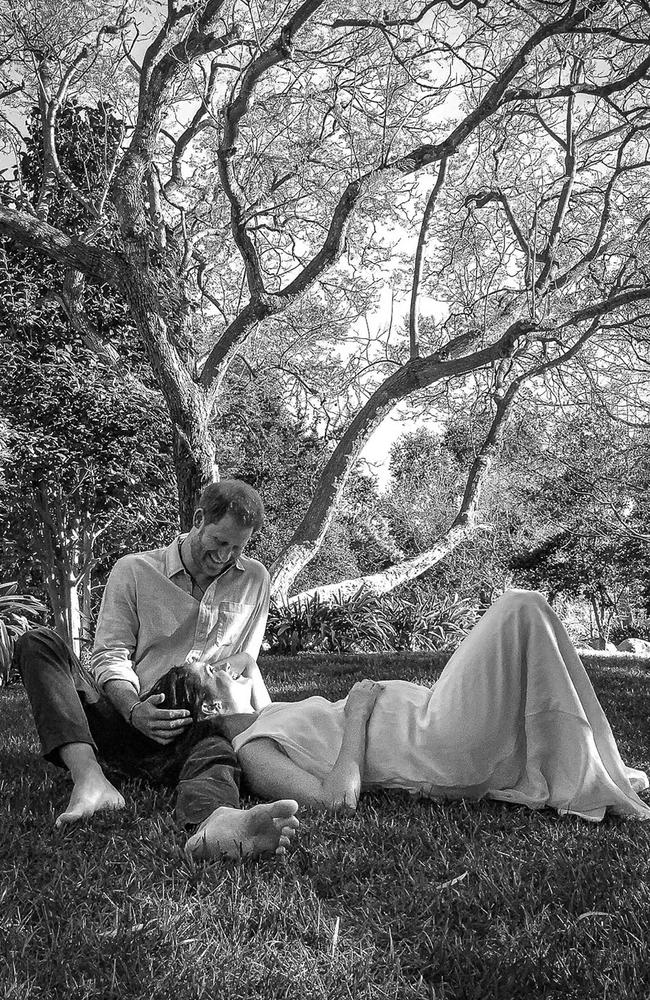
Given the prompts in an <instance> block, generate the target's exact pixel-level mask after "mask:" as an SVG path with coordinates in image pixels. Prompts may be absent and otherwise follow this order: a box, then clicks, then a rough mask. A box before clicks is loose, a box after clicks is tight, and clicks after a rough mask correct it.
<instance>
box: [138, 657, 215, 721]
mask: <svg viewBox="0 0 650 1000" xmlns="http://www.w3.org/2000/svg"><path fill="white" fill-rule="evenodd" d="M152 694H164V696H165V700H164V702H163V706H164V708H186V709H187V710H188V711H189V712H190V713H191V715H192V718H193V719H194V721H195V722H197V721H198V719H199V717H200V715H201V708H202V706H203V702H204V700H205V690H204V688H203V685H202V684H201V681H200V679H199V678H198V677H197V676H196V674H195V673H194V671H192V670H189V669H188V664H187V663H181V665H180V666H178V667H171V669H170V670H168V671H167V673H166V674H163V676H162V677H160V678H159V679H158V680H157V681H156V683H155V684H154V686H153V687H152V688H151V690H150V691H147V693H146V694H145V695H142V697H141V699H140V700H141V701H144V700H145V698H150V697H151V695H152Z"/></svg>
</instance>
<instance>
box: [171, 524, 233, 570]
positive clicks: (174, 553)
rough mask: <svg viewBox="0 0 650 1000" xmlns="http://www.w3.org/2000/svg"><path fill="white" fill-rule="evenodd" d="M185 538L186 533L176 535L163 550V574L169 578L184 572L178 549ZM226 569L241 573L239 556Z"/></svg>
mask: <svg viewBox="0 0 650 1000" xmlns="http://www.w3.org/2000/svg"><path fill="white" fill-rule="evenodd" d="M186 538H187V532H185V533H184V534H182V535H177V536H176V538H175V539H174V541H173V542H172V543H171V545H168V546H167V548H166V549H165V573H166V574H167V576H168V577H170V578H171V577H172V576H176V574H177V573H184V572H185V567H184V566H183V562H182V560H181V553H180V547H181V543H182V542H184V541H185V539H186ZM228 569H238V570H240V571H241V572H242V573H243V572H244V570H245V569H246V567H245V566H244V564H243V563H242V561H241V556H238V557H237V559H235V561H234V563H233V564H232V566H229V567H228ZM224 572H228V570H225V571H224Z"/></svg>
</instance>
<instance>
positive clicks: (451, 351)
mask: <svg viewBox="0 0 650 1000" xmlns="http://www.w3.org/2000/svg"><path fill="white" fill-rule="evenodd" d="M531 329H532V324H531V323H529V322H528V321H523V320H522V321H518V322H516V323H513V324H512V325H511V326H510V327H509V328H508V330H507V331H506V332H505V333H503V334H502V335H501V337H499V339H498V340H497V341H495V342H494V343H493V344H491V345H490V346H489V347H487V348H483V349H481V350H479V351H474V352H472V353H471V354H464V353H462V352H463V351H464V350H465V348H466V346H467V338H466V337H465V336H461V337H458V338H456V340H455V341H452V342H451V343H450V344H447V345H445V347H443V348H441V350H440V351H438V352H437V353H435V354H431V355H429V356H428V357H425V358H412V359H411V360H410V361H408V362H407V363H406V364H404V365H402V367H401V368H399V369H398V370H397V371H395V372H393V374H392V375H389V377H388V378H387V379H385V381H384V382H383V383H382V385H380V386H379V388H378V389H377V390H376V391H375V392H374V393H373V394H372V396H370V398H369V399H368V400H367V402H366V403H365V405H364V406H363V407H362V408H361V410H360V411H359V412H358V413H357V414H356V416H355V417H354V419H353V420H352V421H351V423H350V425H349V427H348V428H347V430H346V432H345V434H344V435H343V437H342V438H341V440H340V441H339V443H338V445H337V446H336V448H335V450H334V452H333V454H332V456H331V458H330V460H329V461H328V463H327V465H326V466H325V468H324V470H323V472H322V474H321V476H320V478H319V480H318V490H317V492H316V494H315V496H314V498H313V500H312V502H311V504H310V505H309V509H308V510H307V513H306V514H305V516H304V518H303V519H302V521H301V522H300V524H299V525H298V527H297V528H296V530H295V532H294V535H293V538H292V539H291V541H290V542H289V543H288V545H287V546H286V547H285V548H284V549H283V551H282V552H280V554H279V556H278V557H277V559H276V560H275V561H274V562H273V565H272V566H271V587H272V591H273V592H274V593H275V594H276V595H278V597H279V598H280V599H281V600H282V599H286V595H288V593H289V590H290V588H291V585H292V584H293V581H294V580H295V578H296V576H297V575H298V573H299V572H300V570H301V569H304V567H305V566H306V565H307V564H308V563H309V562H310V560H311V559H313V557H314V556H315V555H316V553H317V552H318V550H319V548H320V546H321V544H322V542H323V539H324V537H325V534H326V532H327V529H328V528H329V526H330V524H331V521H332V518H333V516H334V512H335V511H336V509H337V507H338V504H339V501H340V499H341V497H342V495H343V491H344V489H345V486H346V483H347V481H348V478H349V476H350V473H351V472H352V469H353V468H354V466H355V464H356V461H357V459H358V457H359V455H360V453H361V450H362V449H363V447H364V445H365V444H366V442H367V441H368V438H369V437H370V435H371V434H372V432H373V431H374V430H375V429H376V428H377V427H378V426H379V424H380V423H381V422H382V420H383V419H384V417H386V416H387V415H388V413H389V412H390V411H391V410H392V409H393V407H394V406H395V404H396V403H397V402H398V401H399V400H401V399H405V398H406V397H407V396H409V395H411V394H412V393H413V392H415V391H416V390H418V389H423V388H426V387H428V386H430V385H433V384H434V383H436V382H438V381H440V380H441V379H443V378H444V379H451V378H454V377H457V376H460V375H464V374H466V373H467V372H470V371H478V370H479V369H481V368H485V367H487V366H488V365H491V364H494V363H495V362H498V361H499V360H500V359H501V358H504V357H508V356H509V355H510V354H511V353H512V352H513V351H514V350H515V349H516V347H517V346H518V345H519V343H520V342H521V340H522V339H524V340H525V339H526V337H527V336H528V334H529V333H530V330H531ZM457 354H460V355H461V356H457ZM518 385H519V383H518V382H517V383H516V384H515V383H513V385H512V386H511V388H510V389H509V390H508V393H510V395H509V396H508V398H507V400H506V401H505V402H504V401H503V400H502V401H500V402H499V403H498V406H497V417H495V421H496V423H495V424H494V425H493V429H492V430H491V432H490V433H491V434H493V435H494V436H495V437H496V436H498V433H499V431H498V428H499V425H500V422H501V420H502V418H503V416H504V415H505V412H506V410H507V408H508V405H509V403H510V400H511V399H512V397H513V396H514V394H515V393H516V391H517V388H518ZM511 390H512V391H511ZM501 411H502V412H501ZM485 449H487V450H485ZM489 451H490V439H489V438H488V439H487V440H486V443H485V445H484V447H483V448H482V449H481V451H480V452H479V456H482V457H481V461H485V462H487V464H488V465H489V463H490V461H491V459H490V457H489ZM479 465H480V462H479ZM479 473H480V468H478V467H477V469H476V470H474V471H473V473H472V474H470V476H472V475H473V476H474V480H475V485H474V486H472V487H471V490H474V489H476V490H478V488H479V486H480V475H479ZM471 490H470V492H471ZM467 502H468V503H469V502H470V499H469V498H468V499H467ZM463 503H464V504H465V500H464V501H463ZM465 509H469V508H468V507H466V506H461V510H460V512H459V515H460V514H462V512H463V510H465Z"/></svg>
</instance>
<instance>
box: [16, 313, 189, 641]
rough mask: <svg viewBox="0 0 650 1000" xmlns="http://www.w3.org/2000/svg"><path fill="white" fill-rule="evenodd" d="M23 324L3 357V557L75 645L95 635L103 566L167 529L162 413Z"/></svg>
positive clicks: (89, 358)
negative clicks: (39, 594)
mask: <svg viewBox="0 0 650 1000" xmlns="http://www.w3.org/2000/svg"><path fill="white" fill-rule="evenodd" d="M46 320H47V313H46V314H45V315H44V316H41V317H40V323H43V324H44V323H45V322H46ZM1 321H3V322H2V326H3V327H5V331H4V332H5V333H6V317H1ZM53 325H55V324H53ZM50 330H51V328H50ZM16 333H17V335H18V336H17V337H15V338H11V339H10V337H9V336H5V337H4V347H3V350H2V353H1V364H0V393H1V394H2V399H3V409H4V412H5V414H6V415H7V416H8V418H9V421H10V431H9V440H10V445H11V459H10V461H9V462H8V463H7V464H6V466H5V481H4V483H3V485H2V487H0V495H1V496H2V501H3V505H2V506H3V510H2V515H0V523H1V524H2V528H3V536H4V537H5V539H11V542H10V543H9V542H5V543H4V544H3V549H4V550H5V551H4V552H3V555H4V556H5V559H6V558H7V557H8V558H9V559H11V560H12V561H14V564H16V563H17V564H18V566H19V567H20V568H21V570H22V575H25V576H29V578H30V582H31V583H32V585H34V584H35V585H36V588H37V589H38V590H39V591H40V590H43V591H44V592H45V593H46V594H47V597H48V599H49V604H50V606H51V608H52V611H53V614H54V621H55V625H56V627H57V629H58V631H59V632H60V633H61V635H62V636H63V637H64V638H65V639H66V640H67V641H68V642H69V643H70V644H71V645H72V646H73V648H76V649H77V651H78V650H79V648H80V643H82V642H83V640H84V639H87V638H88V636H89V634H90V622H91V618H92V611H93V603H94V602H93V596H92V583H93V574H94V573H95V572H96V570H97V568H98V567H100V568H101V564H102V562H106V561H110V562H113V561H114V559H115V558H117V557H118V556H120V555H122V554H123V553H124V551H126V550H129V549H131V548H138V547H142V545H143V542H144V545H145V547H146V545H147V544H152V543H154V540H155V544H159V539H160V537H161V536H164V535H165V534H169V528H170V525H169V518H170V517H171V518H173V517H174V515H175V508H174V506H173V504H172V505H171V506H170V504H169V502H168V503H167V506H166V505H165V492H166V491H167V495H168V497H169V499H170V500H171V497H172V495H173V494H172V492H171V491H170V487H171V483H172V479H173V472H172V465H171V456H170V455H169V449H167V454H166V453H165V432H166V427H165V419H164V413H160V412H159V413H158V415H156V412H155V410H154V408H153V407H152V405H151V402H150V401H149V402H148V404H147V406H146V407H145V406H143V405H142V403H141V400H139V399H138V397H135V398H133V397H131V396H129V394H128V392H125V389H127V390H128V384H127V385H125V383H124V382H123V381H122V380H120V379H119V378H118V376H117V375H116V374H115V372H113V371H112V370H110V369H109V370H107V369H106V367H105V366H104V365H102V363H101V362H100V361H98V359H97V357H96V356H95V355H94V354H92V353H90V352H88V351H85V352H84V351H83V350H82V349H80V348H78V349H77V351H76V352H75V356H74V359H73V357H72V352H71V350H70V348H69V346H68V347H63V348H62V347H57V346H54V345H53V344H52V343H49V344H48V343H47V337H46V336H45V337H44V336H43V327H42V326H40V325H38V324H35V325H34V326H32V327H31V328H30V327H29V326H26V325H23V324H21V325H20V326H19V327H18V330H17V331H16ZM25 398H28V399H29V400H30V405H29V407H26V406H25ZM171 526H172V528H173V521H172V525H171ZM3 561H5V560H3Z"/></svg>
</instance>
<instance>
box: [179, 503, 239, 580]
mask: <svg viewBox="0 0 650 1000" xmlns="http://www.w3.org/2000/svg"><path fill="white" fill-rule="evenodd" d="M252 534H253V529H252V528H244V527H242V525H241V524H240V523H239V521H237V520H236V519H235V518H234V517H233V516H232V514H224V516H223V517H222V518H220V520H218V521H213V522H212V523H211V524H206V523H205V518H204V516H203V511H202V510H201V508H199V509H198V510H197V511H196V513H195V514H194V530H193V531H192V532H191V534H190V552H191V553H192V559H193V561H194V564H195V566H197V567H198V568H199V569H200V571H201V573H203V574H204V575H205V576H212V577H214V576H218V575H219V573H221V572H222V571H223V570H224V569H226V567H227V566H231V565H232V564H233V563H234V562H235V560H236V559H237V558H238V557H239V556H240V555H241V554H242V552H243V551H244V548H245V546H246V545H247V544H248V542H249V541H250V537H251V535H252Z"/></svg>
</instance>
